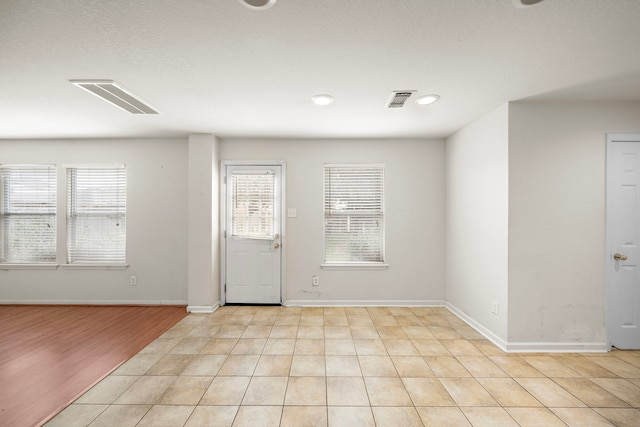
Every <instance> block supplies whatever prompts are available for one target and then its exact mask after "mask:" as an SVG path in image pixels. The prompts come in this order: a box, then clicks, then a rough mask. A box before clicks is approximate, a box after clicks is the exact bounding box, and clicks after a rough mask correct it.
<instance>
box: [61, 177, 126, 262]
mask: <svg viewBox="0 0 640 427" xmlns="http://www.w3.org/2000/svg"><path fill="white" fill-rule="evenodd" d="M126 188H127V173H126V169H125V168H124V167H119V168H106V169H100V168H69V169H67V199H68V207H67V259H68V262H69V263H106V264H120V263H125V262H126V205H127V201H126V199H127V195H126Z"/></svg>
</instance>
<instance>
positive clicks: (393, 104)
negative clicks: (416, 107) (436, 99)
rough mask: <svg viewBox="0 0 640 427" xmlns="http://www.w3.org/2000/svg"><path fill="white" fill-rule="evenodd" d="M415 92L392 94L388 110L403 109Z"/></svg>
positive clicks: (400, 91) (396, 92) (402, 91)
mask: <svg viewBox="0 0 640 427" xmlns="http://www.w3.org/2000/svg"><path fill="white" fill-rule="evenodd" d="M413 92H415V90H396V91H394V92H393V93H392V94H391V98H389V103H388V104H387V107H388V108H402V107H404V103H405V102H406V101H407V99H409V97H410V96H411V94H412V93H413Z"/></svg>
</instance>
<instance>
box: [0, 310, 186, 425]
mask: <svg viewBox="0 0 640 427" xmlns="http://www.w3.org/2000/svg"><path fill="white" fill-rule="evenodd" d="M186 315H187V312H186V310H185V307H183V306H6V305H5V306H3V305H0V384H1V387H0V425H2V426H4V425H7V426H9V425H10V426H15V427H18V426H35V425H41V424H43V423H44V422H46V420H48V419H49V418H51V417H52V416H53V415H55V414H56V413H57V412H58V411H60V410H61V409H63V408H64V407H65V406H66V405H68V404H69V403H70V402H72V401H73V400H74V399H76V398H77V397H79V396H80V395H81V394H82V393H83V392H84V391H85V390H87V389H88V388H90V387H91V386H92V385H94V384H95V383H97V382H98V381H99V380H101V379H102V378H103V377H105V376H106V375H108V374H109V373H110V372H112V371H113V370H114V369H116V368H117V367H118V366H120V365H121V364H122V363H124V362H125V361H127V360H128V359H129V358H131V357H132V356H134V355H135V354H136V353H138V352H139V351H140V350H142V349H143V348H144V347H145V346H147V345H148V344H149V343H151V342H152V341H153V340H155V339H156V338H157V337H159V336H160V335H162V334H163V333H164V332H165V331H167V330H168V329H169V328H171V326H173V325H175V324H176V323H177V322H178V321H180V320H181V319H183V318H184V317H185V316H186Z"/></svg>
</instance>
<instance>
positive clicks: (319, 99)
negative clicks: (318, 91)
mask: <svg viewBox="0 0 640 427" xmlns="http://www.w3.org/2000/svg"><path fill="white" fill-rule="evenodd" d="M311 101H313V103H314V104H316V105H321V106H326V105H330V104H333V101H334V99H333V96H331V95H325V94H322V95H315V96H312V97H311Z"/></svg>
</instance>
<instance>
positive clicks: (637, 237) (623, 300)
mask: <svg viewBox="0 0 640 427" xmlns="http://www.w3.org/2000/svg"><path fill="white" fill-rule="evenodd" d="M607 236H608V238H607V239H608V254H607V255H608V261H607V263H608V269H609V272H608V278H609V284H608V287H607V301H608V304H607V334H608V339H609V342H610V344H611V345H612V346H614V347H617V348H621V349H640V275H639V269H638V262H640V251H639V248H638V246H639V243H640V135H610V136H609V137H608V138H607Z"/></svg>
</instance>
